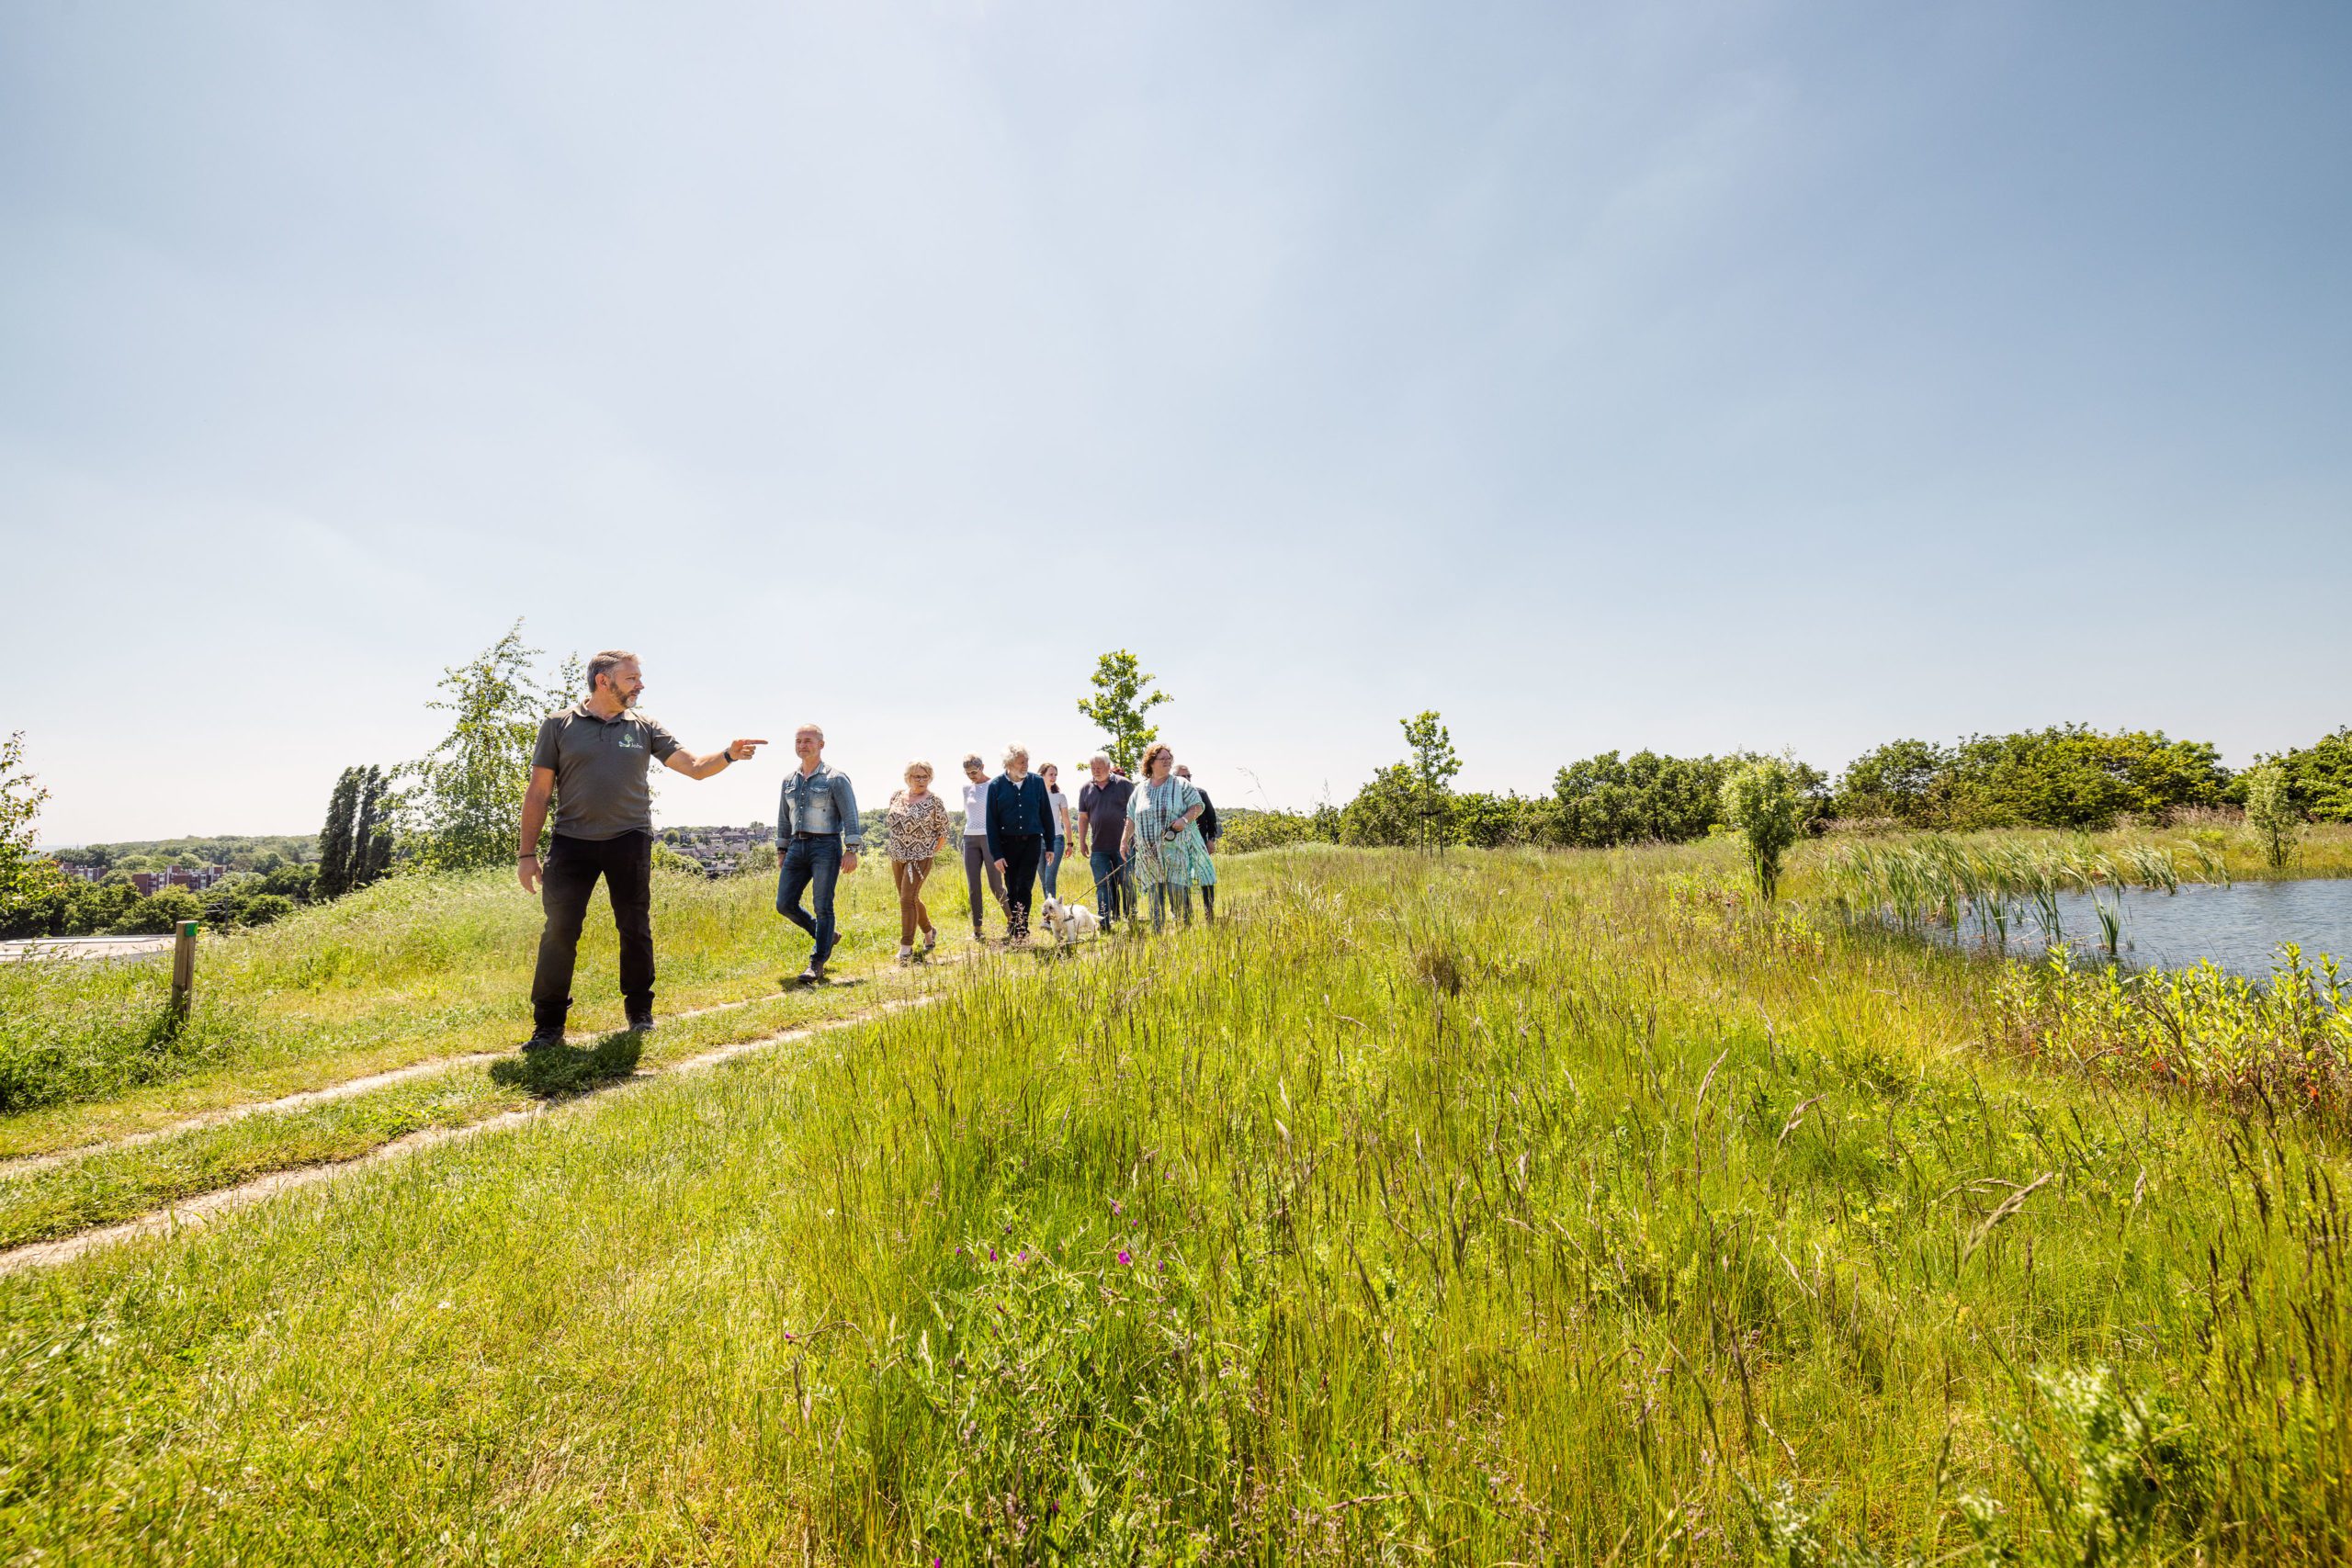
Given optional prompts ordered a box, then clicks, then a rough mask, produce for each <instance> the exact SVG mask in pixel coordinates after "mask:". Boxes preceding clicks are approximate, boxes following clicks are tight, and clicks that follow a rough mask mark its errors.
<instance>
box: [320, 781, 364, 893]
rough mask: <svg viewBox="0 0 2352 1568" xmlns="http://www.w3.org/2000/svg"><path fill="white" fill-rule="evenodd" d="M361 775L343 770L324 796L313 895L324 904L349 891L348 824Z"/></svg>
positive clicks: (349, 844)
mask: <svg viewBox="0 0 2352 1568" xmlns="http://www.w3.org/2000/svg"><path fill="white" fill-rule="evenodd" d="M359 784H360V771H359V770H358V769H357V768H345V769H344V770H343V772H342V773H339V774H338V775H336V777H335V781H334V794H332V795H328V796H327V820H326V825H325V826H324V827H322V828H321V829H319V876H318V881H317V882H316V883H315V884H314V885H313V891H314V892H315V893H316V895H317V897H319V899H320V900H321V901H322V902H323V901H325V900H327V899H330V898H340V897H343V896H344V895H345V893H348V892H350V891H351V849H352V845H351V821H352V817H353V815H354V814H355V813H356V811H357V810H358V808H359Z"/></svg>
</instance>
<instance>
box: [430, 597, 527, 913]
mask: <svg viewBox="0 0 2352 1568" xmlns="http://www.w3.org/2000/svg"><path fill="white" fill-rule="evenodd" d="M538 657H539V650H538V649H536V648H528V647H526V646H525V645H524V642H523V623H522V622H520V621H516V622H515V624H514V625H513V626H509V627H508V628H507V630H506V635H505V636H504V637H500V638H499V639H498V640H497V641H496V642H494V643H492V644H491V646H490V647H489V648H487V649H483V650H482V652H481V654H480V655H478V656H477V657H476V658H474V659H473V660H470V661H469V662H467V663H465V664H460V665H456V666H454V667H452V668H450V669H447V670H445V671H442V673H441V690H442V691H443V692H445V693H447V696H446V697H444V698H443V699H442V700H440V701H438V702H435V703H430V704H427V706H429V707H435V708H438V709H440V710H441V711H443V712H444V713H447V714H451V715H453V716H454V717H453V719H452V721H451V724H450V728H449V733H448V734H447V736H445V737H443V738H442V740H441V744H439V745H438V746H435V748H434V749H433V750H432V751H431V752H430V753H428V754H427V755H426V756H425V757H424V759H423V760H422V761H416V762H412V763H410V764H409V765H408V767H407V769H406V770H405V771H406V772H407V773H409V774H410V775H412V776H413V777H414V778H415V780H416V781H417V786H418V787H417V790H416V795H415V802H414V807H413V811H414V820H415V823H416V836H415V838H414V840H413V843H414V846H415V854H416V860H417V863H420V864H422V865H424V866H427V867H430V868H432V869H434V870H438V871H458V870H467V869H471V868H473V867H476V866H486V865H499V864H503V863H507V862H509V861H511V860H513V859H514V856H515V840H516V837H517V836H518V835H519V834H520V832H521V831H522V821H523V795H524V791H525V790H526V788H527V787H528V786H529V784H530V779H531V748H532V746H533V745H534V743H536V741H537V739H538V733H539V720H540V718H541V716H543V715H544V714H545V713H546V711H547V710H548V708H549V707H551V706H552V705H554V704H555V702H556V701H557V700H558V694H556V693H554V692H551V691H549V690H548V688H547V687H545V686H543V685H542V684H541V683H540V682H539V680H538V678H537V675H536V674H535V673H534V671H533V666H532V660H536V659H537V658H538Z"/></svg>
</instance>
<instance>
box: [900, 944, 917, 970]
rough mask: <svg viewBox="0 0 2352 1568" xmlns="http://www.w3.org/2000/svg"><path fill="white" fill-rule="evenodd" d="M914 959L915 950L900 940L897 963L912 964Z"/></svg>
mask: <svg viewBox="0 0 2352 1568" xmlns="http://www.w3.org/2000/svg"><path fill="white" fill-rule="evenodd" d="M914 961H915V950H914V949H913V948H911V947H910V946H908V945H907V944H906V943H905V942H900V943H899V964H901V965H905V964H912V963H913V962H914Z"/></svg>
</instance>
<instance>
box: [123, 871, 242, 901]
mask: <svg viewBox="0 0 2352 1568" xmlns="http://www.w3.org/2000/svg"><path fill="white" fill-rule="evenodd" d="M228 874H229V868H228V867H227V866H225V865H197V866H187V865H175V866H174V867H172V868H171V870H169V871H134V872H132V873H131V874H130V885H131V886H134V887H136V888H138V889H139V893H140V896H141V897H144V898H153V897H154V896H155V895H156V894H158V893H160V892H162V891H163V890H164V888H166V887H185V888H187V890H188V891H189V892H190V893H201V892H203V891H204V890H205V889H206V888H208V887H209V886H212V885H213V884H214V883H216V882H218V881H220V879H221V878H222V877H224V876H226V875H228Z"/></svg>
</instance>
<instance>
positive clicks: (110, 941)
mask: <svg viewBox="0 0 2352 1568" xmlns="http://www.w3.org/2000/svg"><path fill="white" fill-rule="evenodd" d="M171 950H172V939H171V938H170V937H167V936H49V937H35V938H32V939H30V940H19V941H6V940H0V964H17V963H21V962H23V961H24V960H26V959H33V958H144V957H146V956H148V955H149V954H151V953H169V952H170V951H171Z"/></svg>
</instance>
